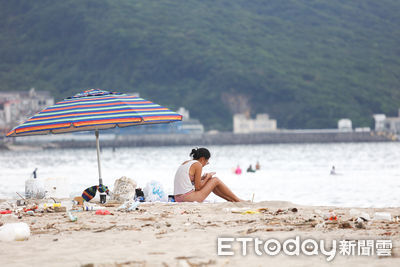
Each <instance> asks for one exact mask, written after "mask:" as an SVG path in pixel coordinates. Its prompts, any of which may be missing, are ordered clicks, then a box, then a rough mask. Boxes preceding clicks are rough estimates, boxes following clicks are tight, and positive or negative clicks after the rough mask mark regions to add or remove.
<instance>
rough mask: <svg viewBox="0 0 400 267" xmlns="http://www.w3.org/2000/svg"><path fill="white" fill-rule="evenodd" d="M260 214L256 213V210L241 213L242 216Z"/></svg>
mask: <svg viewBox="0 0 400 267" xmlns="http://www.w3.org/2000/svg"><path fill="white" fill-rule="evenodd" d="M259 213H260V212H259V211H256V210H246V211H243V212H241V213H240V214H259Z"/></svg>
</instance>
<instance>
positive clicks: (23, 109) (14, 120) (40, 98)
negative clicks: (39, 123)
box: [0, 88, 54, 133]
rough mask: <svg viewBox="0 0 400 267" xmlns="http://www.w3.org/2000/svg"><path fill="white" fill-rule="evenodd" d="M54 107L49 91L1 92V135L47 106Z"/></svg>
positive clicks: (33, 89) (32, 89)
mask: <svg viewBox="0 0 400 267" xmlns="http://www.w3.org/2000/svg"><path fill="white" fill-rule="evenodd" d="M51 105H54V97H52V96H51V94H50V92H49V91H36V90H35V88H31V89H30V90H29V91H4V92H0V133H6V132H7V131H9V130H11V129H12V128H13V127H14V126H16V125H18V124H20V123H22V122H24V121H26V119H27V118H29V117H31V116H32V115H33V114H35V113H37V112H39V111H40V110H42V109H44V108H45V107H47V106H51Z"/></svg>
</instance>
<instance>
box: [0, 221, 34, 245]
mask: <svg viewBox="0 0 400 267" xmlns="http://www.w3.org/2000/svg"><path fill="white" fill-rule="evenodd" d="M30 235H31V230H30V229H29V226H28V225H27V224H26V223H23V222H19V223H6V224H4V225H3V226H1V227H0V241H14V240H15V241H23V240H26V239H28V238H29V236H30Z"/></svg>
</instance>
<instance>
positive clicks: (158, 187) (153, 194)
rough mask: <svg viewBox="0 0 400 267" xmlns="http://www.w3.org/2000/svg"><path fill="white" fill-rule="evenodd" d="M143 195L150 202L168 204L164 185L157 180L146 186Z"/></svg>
mask: <svg viewBox="0 0 400 267" xmlns="http://www.w3.org/2000/svg"><path fill="white" fill-rule="evenodd" d="M143 193H144V197H145V200H146V201H148V202H156V201H160V202H168V195H167V194H166V193H165V191H164V188H163V186H162V184H161V183H160V182H157V181H155V180H153V181H151V182H149V183H147V184H146V187H145V188H144V189H143Z"/></svg>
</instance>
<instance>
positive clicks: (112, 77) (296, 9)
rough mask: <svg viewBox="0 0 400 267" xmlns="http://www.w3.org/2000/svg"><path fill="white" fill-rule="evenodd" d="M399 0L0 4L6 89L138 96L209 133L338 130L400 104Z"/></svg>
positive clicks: (0, 78)
mask: <svg viewBox="0 0 400 267" xmlns="http://www.w3.org/2000/svg"><path fill="white" fill-rule="evenodd" d="M399 14H400V1H396V0H379V1H376V0H365V1H362V0H354V1H347V0H340V1H327V0H287V1H283V0H275V1H261V0H251V1H249V0H225V1H211V0H202V1H195V0H182V1H180V0H163V1H161V0H146V1H133V0H118V1H115V0H103V1H99V0H87V1H81V0H73V1H51V0H46V1H42V0H40V1H28V0H26V1H18V0H14V1H7V0H1V1H0V90H28V89H29V88H31V87H35V88H36V89H37V90H50V91H51V92H53V94H54V96H55V97H56V99H57V100H60V99H62V98H64V97H67V96H70V95H72V94H75V93H76V92H78V91H81V90H82V89H86V88H102V89H109V90H116V91H121V92H139V93H140V94H141V96H143V97H145V98H149V99H150V100H152V101H154V102H156V103H159V104H161V105H164V106H168V107H171V108H178V107H179V106H185V107H186V108H188V109H189V110H190V111H191V115H192V116H193V117H197V118H199V119H200V120H201V121H202V122H203V123H204V124H205V125H206V128H207V129H219V130H230V129H231V128H232V114H233V113H235V112H243V111H247V110H248V111H250V112H251V113H252V114H255V113H260V112H267V113H269V114H270V115H271V116H272V117H273V118H276V119H277V120H278V127H279V128H331V127H336V123H337V119H338V118H343V117H348V118H351V119H352V120H353V125H354V126H356V127H358V126H371V115H372V114H373V113H386V114H387V115H395V114H396V110H397V109H398V108H399V107H400V15H399Z"/></svg>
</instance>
